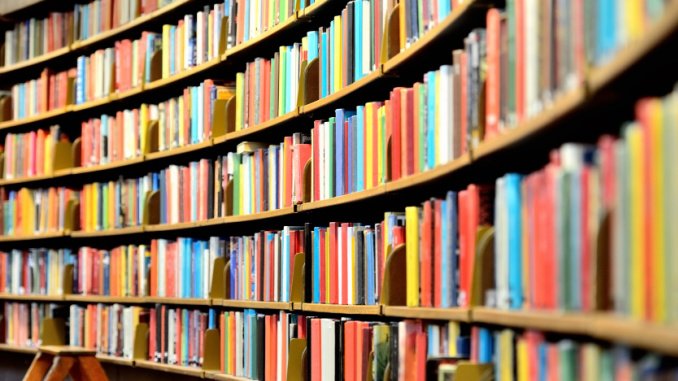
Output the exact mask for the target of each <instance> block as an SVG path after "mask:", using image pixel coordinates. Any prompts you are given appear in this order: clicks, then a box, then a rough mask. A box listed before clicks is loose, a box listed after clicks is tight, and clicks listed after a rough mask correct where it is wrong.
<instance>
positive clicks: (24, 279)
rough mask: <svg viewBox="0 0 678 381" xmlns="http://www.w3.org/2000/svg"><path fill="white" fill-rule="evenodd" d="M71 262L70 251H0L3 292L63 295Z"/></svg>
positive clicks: (0, 274) (1, 291) (1, 287)
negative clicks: (67, 269) (65, 278)
mask: <svg viewBox="0 0 678 381" xmlns="http://www.w3.org/2000/svg"><path fill="white" fill-rule="evenodd" d="M71 263H73V257H72V253H71V251H70V250H68V249H59V250H55V249H29V250H27V251H22V250H12V251H10V252H0V293H6V294H14V295H61V294H62V293H63V291H64V290H63V283H64V276H65V272H64V269H65V267H66V265H68V264H71ZM67 291H68V290H67Z"/></svg>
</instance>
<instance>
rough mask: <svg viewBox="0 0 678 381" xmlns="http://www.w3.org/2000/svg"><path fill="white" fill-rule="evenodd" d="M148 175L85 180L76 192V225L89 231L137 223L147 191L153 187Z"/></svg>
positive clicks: (141, 219)
mask: <svg viewBox="0 0 678 381" xmlns="http://www.w3.org/2000/svg"><path fill="white" fill-rule="evenodd" d="M155 188H156V186H155V185H154V183H153V178H152V176H151V175H147V176H144V177H139V178H135V179H122V178H120V179H118V180H117V181H115V180H113V181H109V182H102V183H92V184H85V185H83V187H82V191H81V192H80V205H81V206H80V228H81V230H83V231H86V232H91V231H97V230H108V229H119V228H124V227H130V226H140V225H141V224H142V223H143V216H144V203H145V199H146V194H147V192H150V191H152V190H153V189H155Z"/></svg>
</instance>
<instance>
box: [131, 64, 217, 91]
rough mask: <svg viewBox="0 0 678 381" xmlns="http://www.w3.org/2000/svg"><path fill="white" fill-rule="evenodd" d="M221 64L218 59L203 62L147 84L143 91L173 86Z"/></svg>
mask: <svg viewBox="0 0 678 381" xmlns="http://www.w3.org/2000/svg"><path fill="white" fill-rule="evenodd" d="M219 63H221V60H220V59H219V58H214V59H212V60H210V61H207V62H203V63H202V64H200V65H197V66H194V67H192V68H189V69H186V70H182V71H180V72H178V73H176V74H174V75H171V76H169V77H167V78H161V79H158V80H157V81H153V82H149V83H146V84H145V85H144V91H149V90H156V89H160V88H163V87H166V86H169V85H173V84H174V83H176V82H179V81H181V80H183V79H185V78H188V77H191V76H194V75H197V74H199V73H202V72H203V71H205V70H208V69H211V68H213V67H215V66H217V65H218V64H219Z"/></svg>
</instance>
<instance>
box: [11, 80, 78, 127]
mask: <svg viewBox="0 0 678 381" xmlns="http://www.w3.org/2000/svg"><path fill="white" fill-rule="evenodd" d="M75 77H76V70H75V68H73V69H70V70H64V71H60V72H53V71H51V70H50V69H44V70H43V71H42V73H41V75H40V78H37V79H32V80H30V81H27V82H24V83H19V84H15V85H12V89H11V101H12V119H14V120H16V119H23V118H27V117H31V116H36V115H40V114H43V113H46V112H48V111H52V110H57V109H62V108H64V107H66V106H67V105H69V104H71V103H72V99H71V96H72V92H73V90H74V87H73V81H75Z"/></svg>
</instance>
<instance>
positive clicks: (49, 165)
mask: <svg viewBox="0 0 678 381" xmlns="http://www.w3.org/2000/svg"><path fill="white" fill-rule="evenodd" d="M67 139H68V138H67V137H66V136H65V135H62V134H61V132H60V128H59V126H51V127H50V128H49V129H42V128H41V129H38V130H37V131H31V132H26V133H19V134H7V135H5V144H4V146H3V147H2V149H3V150H4V167H3V177H4V178H5V179H16V178H21V177H31V176H43V175H49V174H51V173H52V172H53V167H54V145H55V144H56V143H57V142H58V141H59V140H67Z"/></svg>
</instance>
